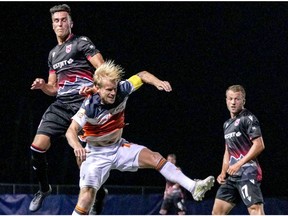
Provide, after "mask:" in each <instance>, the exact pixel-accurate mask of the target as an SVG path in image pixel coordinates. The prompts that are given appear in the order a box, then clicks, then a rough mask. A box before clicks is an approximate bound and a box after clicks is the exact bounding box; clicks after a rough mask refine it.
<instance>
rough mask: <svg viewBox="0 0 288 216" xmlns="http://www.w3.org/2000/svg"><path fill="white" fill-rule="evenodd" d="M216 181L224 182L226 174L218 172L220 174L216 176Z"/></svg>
mask: <svg viewBox="0 0 288 216" xmlns="http://www.w3.org/2000/svg"><path fill="white" fill-rule="evenodd" d="M217 182H218V183H219V184H225V182H226V175H223V174H220V175H219V176H218V177H217Z"/></svg>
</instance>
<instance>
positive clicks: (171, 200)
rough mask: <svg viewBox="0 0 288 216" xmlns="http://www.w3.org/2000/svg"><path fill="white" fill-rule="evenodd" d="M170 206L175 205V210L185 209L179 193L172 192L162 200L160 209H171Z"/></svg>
mask: <svg viewBox="0 0 288 216" xmlns="http://www.w3.org/2000/svg"><path fill="white" fill-rule="evenodd" d="M172 207H175V209H176V210H177V212H180V211H186V206H185V203H184V200H183V198H182V196H181V194H180V193H176V194H173V195H172V196H169V197H167V198H165V199H164V200H163V202H162V205H161V209H165V210H171V208H172Z"/></svg>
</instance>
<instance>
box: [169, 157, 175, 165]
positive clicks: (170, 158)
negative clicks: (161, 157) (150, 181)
mask: <svg viewBox="0 0 288 216" xmlns="http://www.w3.org/2000/svg"><path fill="white" fill-rule="evenodd" d="M167 161H169V162H171V163H173V164H176V159H175V158H174V157H171V156H168V157H167Z"/></svg>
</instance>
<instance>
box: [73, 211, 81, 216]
mask: <svg viewBox="0 0 288 216" xmlns="http://www.w3.org/2000/svg"><path fill="white" fill-rule="evenodd" d="M72 215H80V214H78V213H77V212H76V211H75V210H74V211H73V213H72Z"/></svg>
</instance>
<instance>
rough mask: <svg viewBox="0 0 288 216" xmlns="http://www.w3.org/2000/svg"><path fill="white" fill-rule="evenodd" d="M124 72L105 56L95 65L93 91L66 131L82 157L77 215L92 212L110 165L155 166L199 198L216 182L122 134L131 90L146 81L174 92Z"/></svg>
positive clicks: (166, 86)
mask: <svg viewBox="0 0 288 216" xmlns="http://www.w3.org/2000/svg"><path fill="white" fill-rule="evenodd" d="M123 74H124V71H123V69H122V68H121V67H120V66H119V65H115V64H114V63H113V61H107V62H105V63H104V64H102V65H101V66H100V67H98V68H97V70H96V71H95V74H94V88H95V94H93V95H91V97H89V98H87V99H85V100H84V102H83V104H82V106H81V108H80V110H79V111H78V112H77V114H76V115H74V117H73V120H72V123H71V125H70V126H69V128H68V130H67V132H66V137H67V140H68V143H69V144H70V145H71V147H72V148H73V149H74V153H75V156H76V157H78V158H79V159H80V160H81V161H83V163H82V165H81V168H80V182H79V185H80V194H79V197H78V202H77V205H76V207H75V209H74V211H73V214H74V215H78V214H79V215H81V214H87V213H88V211H89V209H90V207H91V205H92V203H93V200H94V199H95V198H94V197H95V194H96V193H97V190H98V189H99V188H100V187H101V185H102V184H103V183H104V182H105V181H106V180H107V179H108V177H109V173H110V170H112V169H117V170H120V171H137V170H138V168H154V169H156V170H157V171H159V172H160V173H161V174H162V175H163V176H164V177H165V178H166V179H168V180H169V181H171V182H175V183H178V184H180V185H181V186H182V187H184V188H185V189H187V190H188V191H189V192H191V193H192V196H193V198H194V199H195V200H197V201H200V200H202V199H203V197H204V194H205V193H206V191H207V190H209V189H210V188H211V187H212V186H213V184H214V177H213V176H209V177H207V178H206V179H204V180H201V181H197V182H195V181H193V180H191V179H190V178H188V177H187V176H185V175H184V174H183V173H182V172H181V170H179V169H178V168H177V167H176V166H175V165H174V164H172V163H171V162H168V161H167V160H166V159H165V158H163V157H162V156H161V155H160V154H159V153H158V152H153V151H151V150H150V149H148V148H146V147H145V146H142V145H137V144H134V143H132V142H128V141H127V140H125V139H124V138H122V132H123V127H124V126H125V123H124V121H125V119H124V110H125V107H126V103H127V100H128V97H129V95H130V94H131V93H132V92H134V91H135V90H137V89H138V88H139V87H140V86H142V84H143V83H147V84H150V85H153V86H155V87H156V88H157V89H158V90H160V91H166V92H170V91H172V88H171V86H170V83H169V82H167V81H162V80H159V79H158V78H157V77H155V76H154V75H152V74H151V73H149V72H147V71H142V72H139V73H138V74H136V75H133V76H132V77H130V78H129V79H128V80H123V81H121V78H122V76H123ZM81 128H83V131H84V136H83V138H84V139H86V142H87V145H86V147H85V148H83V146H82V145H81V143H80V142H79V140H78V137H77V134H78V131H79V130H80V129H81Z"/></svg>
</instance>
